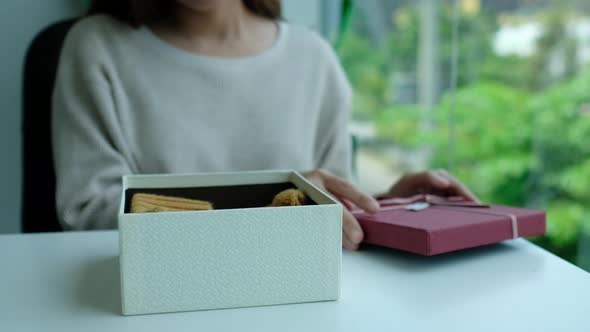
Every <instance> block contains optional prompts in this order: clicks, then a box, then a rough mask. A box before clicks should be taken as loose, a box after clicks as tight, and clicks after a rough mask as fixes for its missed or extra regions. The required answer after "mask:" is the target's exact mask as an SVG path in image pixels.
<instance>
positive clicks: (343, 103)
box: [315, 44, 352, 181]
mask: <svg viewBox="0 0 590 332" xmlns="http://www.w3.org/2000/svg"><path fill="white" fill-rule="evenodd" d="M324 49H325V50H326V54H327V56H326V58H327V60H328V61H327V64H326V68H325V70H326V72H325V75H326V76H325V84H324V87H323V89H324V91H323V95H322V103H321V110H320V119H319V126H318V133H317V136H316V137H317V142H316V151H315V154H316V156H315V159H316V160H317V165H318V167H319V168H323V169H326V170H328V171H330V172H332V173H334V174H335V175H338V176H340V177H342V178H344V179H347V180H349V181H352V137H351V134H350V130H349V125H350V117H351V111H352V88H351V86H350V83H349V81H348V79H347V78H346V74H345V73H344V70H343V69H342V66H341V65H340V62H339V61H338V58H337V56H336V54H335V53H334V51H333V49H332V48H331V46H329V45H327V44H325V47H324Z"/></svg>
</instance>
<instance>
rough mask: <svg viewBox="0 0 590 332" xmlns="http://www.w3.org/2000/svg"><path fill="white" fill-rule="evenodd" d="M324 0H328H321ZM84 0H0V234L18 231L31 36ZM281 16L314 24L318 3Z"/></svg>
mask: <svg viewBox="0 0 590 332" xmlns="http://www.w3.org/2000/svg"><path fill="white" fill-rule="evenodd" d="M324 1H328V0H324ZM86 3H88V1H83V0H41V1H40V0H2V1H1V2H0V42H1V45H2V56H1V57H0V156H1V157H0V234H2V233H15V232H19V231H20V204H21V203H20V202H21V197H20V196H21V175H22V174H21V173H22V172H21V137H20V130H21V86H22V68H23V60H24V56H25V53H26V50H27V48H28V46H29V43H30V42H31V40H32V39H33V38H34V36H35V35H36V34H37V33H38V32H39V31H40V30H42V29H43V28H44V27H46V26H47V25H49V24H50V23H52V22H55V21H58V20H60V19H63V18H67V17H73V16H77V15H80V14H81V13H83V12H84V10H85V8H86V5H85V4H86ZM283 6H284V12H285V15H284V16H285V17H286V18H287V19H288V20H289V21H291V22H296V23H301V24H304V25H307V26H310V27H314V28H318V27H319V26H320V24H319V18H320V7H321V6H320V2H319V1H317V0H283Z"/></svg>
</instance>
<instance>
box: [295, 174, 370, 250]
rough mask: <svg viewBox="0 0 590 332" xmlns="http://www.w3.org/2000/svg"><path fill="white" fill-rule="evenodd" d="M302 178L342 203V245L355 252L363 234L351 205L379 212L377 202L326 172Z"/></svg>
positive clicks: (306, 175) (348, 183) (367, 210)
mask: <svg viewBox="0 0 590 332" xmlns="http://www.w3.org/2000/svg"><path fill="white" fill-rule="evenodd" d="M304 176H305V177H306V178H307V179H308V180H309V181H311V182H312V183H313V184H315V185H316V186H317V187H318V188H320V189H322V190H324V191H326V192H328V193H329V194H330V195H332V196H334V197H335V198H336V199H337V200H339V201H340V202H342V204H343V205H344V208H343V209H342V213H343V214H342V245H343V246H344V248H346V249H350V250H356V249H357V248H358V246H359V244H360V243H361V241H362V240H363V237H364V234H363V230H362V228H361V226H360V225H359V223H358V221H357V220H356V218H355V217H354V216H353V215H352V213H350V208H351V203H352V204H354V205H355V206H357V207H359V208H361V209H363V210H365V211H366V212H369V213H376V212H377V211H378V210H379V203H377V201H376V200H375V199H374V198H373V197H371V196H369V195H367V194H365V193H363V192H361V191H360V190H358V189H357V188H356V187H355V186H354V185H353V184H351V183H350V182H348V181H346V180H343V179H341V178H339V177H337V176H335V175H333V174H331V173H330V172H328V171H325V170H321V169H319V170H315V171H312V172H308V173H305V174H304Z"/></svg>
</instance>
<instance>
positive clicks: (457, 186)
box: [432, 170, 479, 203]
mask: <svg viewBox="0 0 590 332" xmlns="http://www.w3.org/2000/svg"><path fill="white" fill-rule="evenodd" d="M432 173H434V174H435V175H436V176H437V177H438V178H443V179H445V180H446V181H448V183H449V184H448V186H447V188H446V189H447V190H448V191H449V192H450V193H452V194H453V195H458V196H462V197H464V198H466V199H468V200H470V201H474V202H477V203H479V199H478V198H477V196H475V195H474V194H473V193H472V192H471V190H469V189H468V188H467V186H465V185H464V184H463V183H462V182H461V181H459V180H457V179H456V178H455V177H454V176H452V175H451V174H449V173H448V172H447V171H445V170H436V171H433V172H432Z"/></svg>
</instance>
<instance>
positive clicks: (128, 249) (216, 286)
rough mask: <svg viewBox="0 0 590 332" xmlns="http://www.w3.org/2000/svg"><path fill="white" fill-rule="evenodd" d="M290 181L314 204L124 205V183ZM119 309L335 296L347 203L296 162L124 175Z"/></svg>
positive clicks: (138, 310) (126, 311)
mask: <svg viewBox="0 0 590 332" xmlns="http://www.w3.org/2000/svg"><path fill="white" fill-rule="evenodd" d="M281 182H291V183H293V184H294V185H295V186H296V187H298V188H299V189H301V190H303V191H304V192H305V193H306V194H307V195H308V196H309V197H311V198H312V199H313V200H314V201H315V202H316V203H317V205H307V206H294V207H279V208H270V207H258V208H235V209H225V210H212V211H189V212H166V213H147V214H129V213H125V205H126V204H125V203H126V202H125V191H126V190H127V189H135V188H144V189H145V188H171V187H176V188H178V187H207V186H233V185H247V184H269V183H281ZM123 187H124V188H123V195H122V202H121V210H120V216H119V236H120V264H121V288H122V307H123V313H124V314H126V315H131V314H146V313H161V312H174V311H188V310H202V309H217V308H232V307H244V306H259V305H271V304H284V303H297V302H311V301H325V300H336V299H337V298H338V297H339V294H340V268H341V267H340V266H341V233H342V228H341V227H342V226H341V222H342V221H341V220H342V208H341V206H340V204H338V203H337V202H336V201H334V200H333V199H332V198H330V197H329V196H327V195H325V194H324V193H322V192H321V191H320V190H318V189H317V188H315V187H314V186H313V185H311V184H310V183H309V182H307V181H306V180H305V179H304V178H302V177H301V176H300V175H299V174H298V173H296V172H246V173H226V174H200V175H153V176H149V175H142V176H129V177H126V178H124V186H123Z"/></svg>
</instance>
